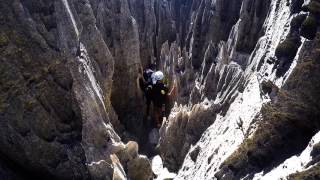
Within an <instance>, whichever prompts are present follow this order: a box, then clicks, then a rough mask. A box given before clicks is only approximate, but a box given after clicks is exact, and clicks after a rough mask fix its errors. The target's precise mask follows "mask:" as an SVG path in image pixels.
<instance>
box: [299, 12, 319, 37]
mask: <svg viewBox="0 0 320 180" xmlns="http://www.w3.org/2000/svg"><path fill="white" fill-rule="evenodd" d="M300 33H301V36H303V37H305V38H307V39H314V38H315V37H316V33H317V19H316V18H315V17H314V16H312V15H311V16H310V15H309V16H308V17H307V18H306V19H305V20H304V21H303V23H302V26H301V30H300Z"/></svg>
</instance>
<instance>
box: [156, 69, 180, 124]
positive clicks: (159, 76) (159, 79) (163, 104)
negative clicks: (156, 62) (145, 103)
mask: <svg viewBox="0 0 320 180" xmlns="http://www.w3.org/2000/svg"><path fill="white" fill-rule="evenodd" d="M152 84H153V85H152V102H153V111H154V120H155V123H156V127H157V128H160V127H161V125H162V121H163V118H164V117H166V108H168V98H169V96H170V95H171V93H172V92H173V91H174V89H175V85H173V88H172V90H171V91H170V92H169V88H168V85H167V83H166V82H165V77H164V74H163V72H161V71H157V72H154V73H153V74H152Z"/></svg>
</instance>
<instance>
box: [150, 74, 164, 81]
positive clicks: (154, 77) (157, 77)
mask: <svg viewBox="0 0 320 180" xmlns="http://www.w3.org/2000/svg"><path fill="white" fill-rule="evenodd" d="M151 78H152V84H156V83H157V81H161V80H162V79H163V78H164V75H163V73H162V72H161V71H157V72H155V73H153V74H152V76H151Z"/></svg>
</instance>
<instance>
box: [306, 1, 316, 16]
mask: <svg viewBox="0 0 320 180" xmlns="http://www.w3.org/2000/svg"><path fill="white" fill-rule="evenodd" d="M302 8H303V10H305V11H309V12H311V13H313V14H317V15H319V14H320V1H319V0H311V2H310V3H309V4H307V5H306V6H304V7H302Z"/></svg>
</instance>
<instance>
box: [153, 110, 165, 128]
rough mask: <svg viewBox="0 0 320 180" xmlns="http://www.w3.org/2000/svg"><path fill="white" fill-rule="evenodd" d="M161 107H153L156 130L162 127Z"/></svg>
mask: <svg viewBox="0 0 320 180" xmlns="http://www.w3.org/2000/svg"><path fill="white" fill-rule="evenodd" d="M162 118H163V117H162V107H155V123H156V126H157V128H160V127H161V125H162Z"/></svg>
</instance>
